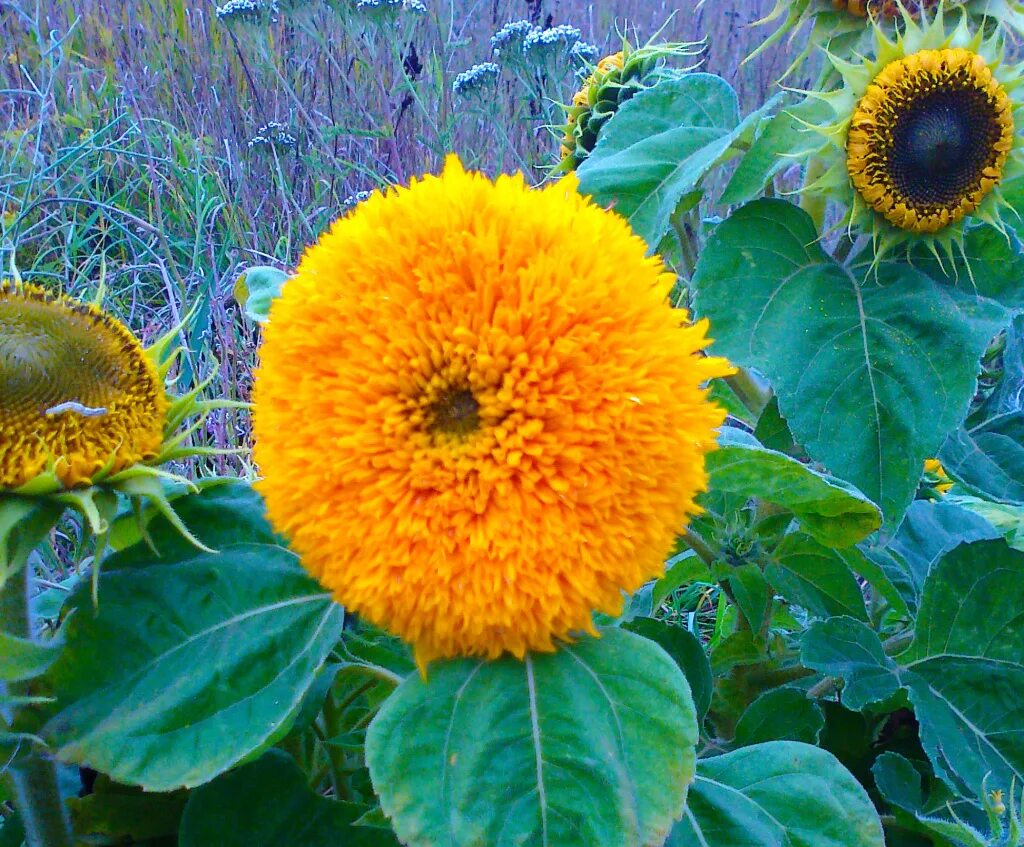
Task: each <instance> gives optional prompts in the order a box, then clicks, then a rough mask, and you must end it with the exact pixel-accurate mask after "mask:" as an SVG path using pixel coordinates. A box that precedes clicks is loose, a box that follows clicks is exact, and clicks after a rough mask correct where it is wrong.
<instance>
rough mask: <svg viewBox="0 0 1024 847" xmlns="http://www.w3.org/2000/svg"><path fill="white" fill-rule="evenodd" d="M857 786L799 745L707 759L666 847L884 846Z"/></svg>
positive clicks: (759, 747)
mask: <svg viewBox="0 0 1024 847" xmlns="http://www.w3.org/2000/svg"><path fill="white" fill-rule="evenodd" d="M884 844H885V841H884V838H883V835H882V824H881V821H880V820H879V819H878V814H877V812H875V809H874V806H873V805H872V804H871V800H870V798H869V797H868V795H867V792H866V791H865V790H864V789H863V788H862V787H861V785H860V783H858V782H857V780H856V779H854V778H853V776H852V775H851V774H850V773H849V771H847V770H846V769H845V768H844V767H843V766H842V765H841V764H840V763H839V761H838V760H837V759H836V758H835V757H834V756H833V755H832V754H831V753H827V752H825V751H824V750H821V749H820V748H817V747H812V746H810V745H808V744H800V743H798V742H795V741H773V742H769V743H767V744H756V745H754V746H752V747H744V748H743V749H741V750H736V751H735V752H732V753H726V754H725V755H724V756H715V757H714V758H710V759H702V760H701V761H700V763H699V764H698V766H697V779H696V780H695V782H694V784H693V788H692V789H691V791H690V800H689V802H688V803H687V808H686V814H685V817H684V818H683V820H682V821H681V822H680V823H679V824H678V825H677V826H676V828H675V829H674V830H673V832H672V835H671V836H670V837H669V839H668V841H667V842H666V845H665V847H726V845H728V847H884Z"/></svg>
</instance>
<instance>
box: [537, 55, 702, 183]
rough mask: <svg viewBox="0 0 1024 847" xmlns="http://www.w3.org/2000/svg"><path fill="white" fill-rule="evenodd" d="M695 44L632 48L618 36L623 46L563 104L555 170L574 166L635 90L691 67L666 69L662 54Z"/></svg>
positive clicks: (596, 66)
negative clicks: (559, 146)
mask: <svg viewBox="0 0 1024 847" xmlns="http://www.w3.org/2000/svg"><path fill="white" fill-rule="evenodd" d="M700 48H701V45H699V44H688V43H671V42H670V43H653V42H652V43H648V44H645V45H644V46H642V47H636V46H634V45H632V44H630V43H629V42H628V41H627V40H626V39H623V42H622V49H621V50H620V51H619V52H617V53H612V54H611V55H610V56H605V57H604V58H603V59H601V61H599V62H598V63H597V65H595V66H594V68H593V69H592V70H591V72H590V74H589V75H588V76H587V77H586V79H585V80H584V81H583V84H582V85H581V86H580V89H579V90H578V91H577V92H576V94H575V95H574V96H573V98H572V103H570V104H569V105H567V106H564V107H563V111H564V112H565V124H563V125H562V126H561V127H559V128H558V129H559V133H560V135H561V151H560V156H561V158H560V160H559V163H558V166H557V168H556V170H557V171H572V170H575V169H576V168H577V167H579V165H580V164H582V163H583V161H584V159H586V158H587V157H588V156H589V155H590V153H591V151H593V149H594V145H595V144H597V137H598V133H599V132H600V131H601V128H602V127H603V126H604V125H605V124H606V123H608V121H609V120H611V118H612V117H613V116H614V115H615V113H616V112H617V111H618V110H619V107H620V106H621V105H622V104H623V103H625V102H626V101H627V100H630V99H632V98H633V96H634V95H636V94H637V92H639V91H643V90H644V89H645V88H650V87H651V86H653V85H655V84H657V83H658V82H660V81H661V80H663V79H666V78H668V77H671V76H677V75H679V74H683V73H686V72H687V71H688V70H690V69H691V68H690V67H686V68H667V67H665V66H664V62H665V60H666V59H667V58H669V57H673V56H675V57H689V56H695V55H697V54H699V53H700Z"/></svg>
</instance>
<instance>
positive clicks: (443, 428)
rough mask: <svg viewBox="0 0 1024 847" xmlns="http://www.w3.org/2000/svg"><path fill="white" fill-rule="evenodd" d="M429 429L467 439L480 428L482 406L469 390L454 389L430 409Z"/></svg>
mask: <svg viewBox="0 0 1024 847" xmlns="http://www.w3.org/2000/svg"><path fill="white" fill-rule="evenodd" d="M429 419H430V425H429V429H430V431H431V432H433V433H444V434H445V435H455V436H460V437H465V436H467V435H471V434H472V433H474V432H476V431H477V430H478V429H479V428H480V404H479V403H478V402H477V400H476V397H474V396H473V392H472V391H471V390H470V389H468V388H452V389H450V390H449V391H447V392H446V393H445V394H443V395H442V396H441V398H440V399H439V400H437V401H436V402H434V403H432V404H431V405H430V407H429Z"/></svg>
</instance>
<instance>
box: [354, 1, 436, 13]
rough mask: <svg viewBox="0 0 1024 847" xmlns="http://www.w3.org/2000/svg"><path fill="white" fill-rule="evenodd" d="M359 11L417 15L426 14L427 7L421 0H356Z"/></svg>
mask: <svg viewBox="0 0 1024 847" xmlns="http://www.w3.org/2000/svg"><path fill="white" fill-rule="evenodd" d="M355 7H356V11H357V12H378V11H383V12H391V11H394V12H412V13H413V14H415V15H425V14H426V13H427V7H426V6H424V5H423V3H422V2H421V0H356V3H355Z"/></svg>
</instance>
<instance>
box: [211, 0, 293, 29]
mask: <svg viewBox="0 0 1024 847" xmlns="http://www.w3.org/2000/svg"><path fill="white" fill-rule="evenodd" d="M280 11H281V10H280V8H278V5H277V0H228V2H227V3H225V4H224V5H223V6H218V7H217V20H219V21H224V22H225V23H254V24H261V23H266V22H267V21H268V20H276V19H277V16H278V14H279V13H280Z"/></svg>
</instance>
